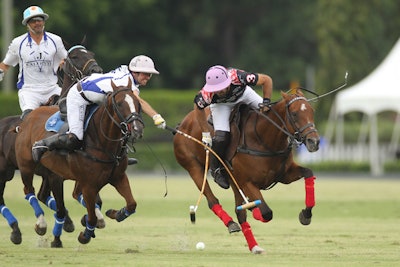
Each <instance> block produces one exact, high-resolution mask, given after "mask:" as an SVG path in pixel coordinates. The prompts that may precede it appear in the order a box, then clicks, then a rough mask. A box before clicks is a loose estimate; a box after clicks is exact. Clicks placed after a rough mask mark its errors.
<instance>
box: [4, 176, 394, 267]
mask: <svg viewBox="0 0 400 267" xmlns="http://www.w3.org/2000/svg"><path fill="white" fill-rule="evenodd" d="M130 176H131V177H132V179H131V187H132V190H133V193H134V196H135V198H136V200H137V201H138V208H137V212H136V214H134V215H132V216H131V217H129V218H128V219H127V220H126V221H124V222H121V223H117V222H115V221H112V220H109V219H108V218H106V223H107V225H106V228H105V229H97V230H96V238H95V239H92V241H91V242H90V243H89V244H88V245H80V244H79V242H78V241H77V236H78V234H79V232H80V231H82V230H83V227H82V226H81V225H80V223H79V221H80V218H81V216H82V215H83V213H84V212H85V211H84V209H83V208H82V207H81V206H80V205H79V204H78V203H77V202H76V201H74V200H72V197H71V192H72V186H73V182H72V181H67V182H66V183H65V185H66V189H65V198H66V205H67V208H68V209H69V212H70V215H71V217H72V219H73V220H74V222H75V226H76V230H75V232H73V233H63V235H62V241H63V245H64V248H62V249H52V248H49V243H50V242H51V240H52V239H53V238H52V234H51V231H52V226H53V223H54V218H53V216H52V214H53V212H51V211H50V210H49V209H48V208H44V209H45V212H46V219H47V223H48V231H47V234H46V235H45V236H44V237H39V236H38V235H37V234H36V233H35V232H34V230H33V226H34V223H35V221H36V219H35V218H34V215H33V210H32V209H31V208H30V206H29V205H28V203H27V202H26V200H24V196H23V193H22V183H21V180H20V178H19V177H17V178H15V179H14V180H13V181H11V182H9V183H8V184H7V188H6V192H5V200H6V203H7V206H8V207H9V208H10V209H11V210H12V211H13V213H14V215H15V216H16V217H17V218H18V220H19V224H20V228H21V231H22V234H23V236H22V238H23V241H22V244H21V245H14V244H12V243H11V241H10V240H9V237H10V232H11V229H10V228H9V227H8V225H7V223H6V221H5V220H4V219H3V218H2V217H0V239H1V242H0V264H1V266H240V267H242V266H308V267H309V266H363V267H365V266H399V264H400V194H399V189H400V179H398V180H395V179H391V180H389V179H367V180H361V179H344V178H343V177H342V178H340V179H334V178H326V177H322V178H321V179H317V180H316V200H317V205H316V207H315V208H314V210H313V215H314V216H313V221H312V223H311V225H309V226H302V225H301V224H300V223H299V221H298V218H297V217H298V213H299V211H300V210H301V209H302V208H303V206H304V190H303V187H304V183H303V182H302V181H298V182H296V183H294V184H291V185H288V186H287V185H277V186H276V187H275V188H273V189H272V190H270V191H265V192H264V197H265V199H266V201H267V202H268V204H269V205H270V207H271V208H272V209H273V211H274V219H273V220H272V221H271V222H269V223H266V224H263V223H260V222H258V221H255V220H254V219H253V218H252V217H251V216H250V213H248V215H249V222H250V224H251V225H252V228H253V233H254V234H255V237H256V239H257V241H258V243H259V245H260V246H261V247H262V248H264V249H265V250H266V253H265V254H264V255H252V254H251V253H250V252H249V250H248V248H247V245H246V242H245V239H244V237H243V235H242V234H241V233H237V234H232V235H229V234H228V232H227V230H226V228H225V226H224V225H223V224H222V222H221V221H219V219H218V218H217V217H216V216H215V215H214V214H213V213H212V212H211V211H210V210H209V209H208V207H207V204H206V201H205V200H204V199H203V200H202V201H201V203H200V207H199V209H198V211H197V216H196V217H197V221H196V224H191V223H190V220H189V206H190V205H194V204H195V203H196V201H197V198H198V191H197V189H196V188H195V186H194V184H193V182H192V181H191V180H190V179H189V178H182V176H181V175H180V176H178V175H169V177H168V183H167V184H168V196H167V197H165V198H164V193H165V190H166V188H165V184H164V177H163V175H154V176H149V175H137V177H136V176H135V175H130ZM39 182H40V179H39V178H37V179H35V186H36V188H37V189H38V188H39ZM211 185H212V187H213V188H214V189H215V193H216V194H217V196H218V198H219V199H220V201H221V203H222V205H223V207H224V208H225V209H226V211H227V212H228V213H230V214H231V216H234V212H233V211H234V206H233V199H232V193H231V191H230V190H222V189H220V188H217V186H216V185H215V184H214V182H211ZM101 195H102V197H103V200H104V207H103V211H105V210H107V209H108V208H115V209H119V208H121V207H122V206H123V205H124V201H123V200H122V198H121V197H120V196H119V195H118V193H117V192H116V191H115V190H114V188H112V187H111V186H106V187H105V188H104V189H103V190H102V192H101ZM234 218H235V217H234ZM235 219H236V218H235ZM199 241H202V242H204V243H205V245H206V248H205V249H204V250H203V251H198V250H196V249H195V245H196V243H197V242H199Z"/></svg>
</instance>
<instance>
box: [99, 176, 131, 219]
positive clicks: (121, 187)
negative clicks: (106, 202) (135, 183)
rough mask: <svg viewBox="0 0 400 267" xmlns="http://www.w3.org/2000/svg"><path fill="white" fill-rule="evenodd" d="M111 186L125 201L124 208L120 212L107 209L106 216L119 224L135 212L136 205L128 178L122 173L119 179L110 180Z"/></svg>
mask: <svg viewBox="0 0 400 267" xmlns="http://www.w3.org/2000/svg"><path fill="white" fill-rule="evenodd" d="M110 184H111V185H113V186H114V187H115V189H116V190H117V191H118V193H119V194H120V195H121V196H122V197H123V198H124V199H125V202H126V206H125V207H123V208H121V209H120V210H114V209H109V210H107V212H106V215H107V216H108V217H110V218H111V219H115V220H116V221H117V222H121V221H123V220H125V219H126V218H128V217H129V216H130V215H132V214H134V213H135V212H136V207H137V203H136V200H135V199H134V198H133V195H132V191H131V187H130V185H129V180H128V176H126V174H125V173H124V174H123V176H122V178H121V179H118V180H112V181H111V182H110Z"/></svg>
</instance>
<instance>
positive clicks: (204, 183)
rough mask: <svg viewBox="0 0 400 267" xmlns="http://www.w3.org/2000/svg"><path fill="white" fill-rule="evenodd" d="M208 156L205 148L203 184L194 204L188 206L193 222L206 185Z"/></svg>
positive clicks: (208, 153)
mask: <svg viewBox="0 0 400 267" xmlns="http://www.w3.org/2000/svg"><path fill="white" fill-rule="evenodd" d="M209 158H210V151H209V150H208V149H206V163H205V165H204V178H203V185H202V186H201V191H200V195H199V198H198V199H197V203H196V206H190V208H189V210H190V221H191V222H192V223H193V224H194V223H196V211H197V208H198V207H199V204H200V200H201V198H202V197H203V193H204V188H205V187H206V181H207V171H208V160H209Z"/></svg>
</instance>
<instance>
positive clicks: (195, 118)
mask: <svg viewBox="0 0 400 267" xmlns="http://www.w3.org/2000/svg"><path fill="white" fill-rule="evenodd" d="M240 110H241V111H240V113H236V112H233V114H235V116H234V120H233V121H232V122H231V132H232V141H231V144H230V146H229V148H227V151H228V152H227V154H228V158H229V162H228V163H227V165H228V166H230V170H231V172H232V173H233V177H234V179H235V181H232V179H230V183H231V185H232V190H233V193H234V196H235V204H236V206H237V207H240V206H241V205H242V204H243V203H248V201H257V200H261V204H260V205H259V206H257V207H255V208H251V210H252V214H253V217H254V218H255V219H257V220H259V221H261V222H268V221H270V220H271V219H272V210H271V209H270V208H269V207H268V205H267V203H266V202H265V200H264V199H263V196H262V193H261V192H260V190H261V189H268V188H270V187H272V186H273V185H275V184H276V183H283V184H290V183H292V182H294V181H297V180H299V179H300V178H304V180H305V191H306V197H305V204H306V208H305V209H303V210H302V211H301V212H300V216H299V218H300V222H301V223H302V224H303V225H307V224H309V223H310V222H311V216H312V214H311V210H312V208H313V206H314V205H315V200H314V179H315V177H314V175H313V172H312V171H311V170H310V169H308V168H305V167H302V166H299V165H298V164H296V163H295V162H294V161H293V152H292V147H293V145H298V144H300V143H303V144H305V146H306V147H307V149H308V151H310V152H314V151H317V150H318V148H319V135H318V133H317V130H316V129H315V125H314V111H313V108H312V107H311V106H310V104H309V102H308V101H307V99H306V98H305V97H304V95H303V93H302V92H301V91H300V90H297V92H296V94H287V93H283V92H282V100H280V101H279V102H277V103H273V104H272V105H271V107H270V110H269V111H268V112H266V113H261V112H259V111H256V110H251V109H249V108H247V107H246V108H243V106H242V107H241V108H240ZM208 114H209V109H208V108H207V109H205V110H202V111H201V110H197V109H195V110H193V111H192V112H190V113H189V114H188V115H187V116H186V117H185V118H184V119H183V121H182V123H181V124H180V125H179V127H178V128H177V130H175V132H178V133H180V134H175V137H174V152H175V157H176V159H177V161H178V162H179V164H180V165H182V167H183V168H185V169H186V170H187V171H188V173H189V174H190V176H191V177H192V179H193V181H194V183H195V184H196V186H197V187H198V188H199V190H200V189H201V188H202V183H203V179H204V165H205V155H206V153H205V149H204V148H203V147H202V146H201V145H199V144H198V143H197V142H193V140H191V138H196V140H199V139H200V140H201V136H202V131H209V132H213V129H212V127H211V126H210V125H209V124H208V123H207V122H206V116H207V115H208ZM243 192H244V194H243ZM204 195H205V197H206V198H207V201H208V206H209V208H210V209H211V210H212V211H213V212H214V213H215V214H216V215H217V216H218V217H219V218H220V219H221V220H222V221H223V223H224V224H225V226H226V227H228V231H229V232H230V233H231V232H236V231H240V228H239V226H238V225H237V223H236V222H234V221H233V219H232V218H231V217H230V216H229V215H228V213H227V212H226V211H225V210H224V209H223V208H222V206H221V205H220V203H219V201H218V199H217V198H216V196H215V195H214V194H213V192H212V191H211V188H210V186H209V184H208V182H207V183H206V185H205V188H204ZM243 195H245V196H246V198H248V199H245V197H244V196H243ZM236 216H237V219H238V221H239V224H240V226H241V230H242V232H243V235H244V237H245V239H246V241H247V244H248V247H249V249H250V251H251V252H252V253H254V254H259V253H263V252H264V249H262V248H261V247H259V246H258V244H257V241H256V240H255V238H254V236H253V233H252V230H251V227H250V224H249V223H248V222H247V221H246V220H247V213H246V209H240V208H237V209H236Z"/></svg>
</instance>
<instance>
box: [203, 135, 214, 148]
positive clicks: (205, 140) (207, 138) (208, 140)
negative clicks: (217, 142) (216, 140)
mask: <svg viewBox="0 0 400 267" xmlns="http://www.w3.org/2000/svg"><path fill="white" fill-rule="evenodd" d="M201 141H202V142H203V144H205V145H206V146H208V147H211V146H212V138H211V134H210V132H202V134H201Z"/></svg>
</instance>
